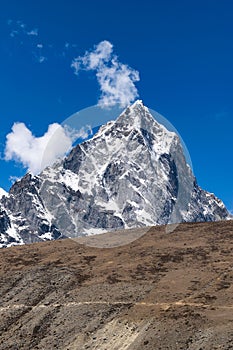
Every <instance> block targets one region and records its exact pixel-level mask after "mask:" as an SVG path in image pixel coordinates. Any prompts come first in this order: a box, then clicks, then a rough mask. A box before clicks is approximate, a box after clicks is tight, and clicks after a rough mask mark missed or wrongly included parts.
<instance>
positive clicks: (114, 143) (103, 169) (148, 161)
mask: <svg viewBox="0 0 233 350" xmlns="http://www.w3.org/2000/svg"><path fill="white" fill-rule="evenodd" d="M1 206H2V218H3V219H2V222H3V223H2V226H1V234H2V236H1V240H0V244H1V245H2V246H7V245H12V244H17V243H22V242H24V243H28V242H34V241H40V240H47V239H49V240H50V239H57V238H61V237H65V236H67V237H76V236H80V235H83V234H93V233H100V232H104V231H107V230H114V229H124V228H131V227H142V226H150V225H158V224H167V223H177V222H183V221H188V222H191V221H217V220H224V219H226V218H228V216H229V214H228V212H227V210H226V208H225V207H224V205H223V203H222V202H221V201H220V200H219V199H217V198H216V197H215V196H214V195H213V194H209V193H208V192H206V191H203V190H202V189H201V188H200V187H199V186H198V185H197V182H196V179H195V177H194V175H193V174H192V171H191V169H190V167H189V165H188V164H187V163H186V160H185V157H184V153H183V149H182V146H181V143H180V140H179V138H178V136H177V135H176V134H175V133H174V132H171V131H168V130H167V129H166V128H165V127H164V126H162V125H161V124H159V123H158V122H157V121H156V120H155V119H154V118H153V116H152V115H151V114H150V112H149V110H148V108H147V107H145V106H144V105H143V103H142V102H141V101H136V102H135V103H134V104H133V105H132V106H130V107H128V108H127V109H126V110H125V111H124V112H123V113H122V114H121V115H120V116H119V117H118V118H117V120H116V121H112V122H109V123H107V124H106V125H103V126H102V127H101V128H100V129H99V131H98V132H97V133H96V134H95V135H94V137H93V138H92V139H90V140H88V141H86V142H83V143H82V144H79V145H77V146H76V147H74V148H73V149H72V151H71V152H70V154H69V155H68V156H67V157H66V158H65V159H64V160H62V161H60V162H58V163H56V164H54V165H53V166H51V167H48V168H46V169H45V170H44V171H43V172H42V173H41V174H39V175H38V176H32V175H30V174H27V175H26V176H25V177H24V178H22V180H21V181H18V182H16V183H15V184H14V185H13V186H12V188H11V190H10V192H9V195H8V196H3V197H2V199H1Z"/></svg>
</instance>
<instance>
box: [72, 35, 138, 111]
mask: <svg viewBox="0 0 233 350" xmlns="http://www.w3.org/2000/svg"><path fill="white" fill-rule="evenodd" d="M71 67H72V68H73V69H74V72H75V74H78V73H79V71H80V70H87V71H91V70H92V71H94V72H95V74H96V78H97V81H98V83H99V86H100V91H101V96H100V98H99V101H98V105H99V106H100V107H102V108H108V107H112V106H114V105H116V104H119V105H120V106H121V107H126V106H127V105H129V104H130V103H131V102H133V101H134V100H135V99H136V98H137V97H138V91H137V88H136V86H135V82H137V81H139V80H140V78H139V72H138V71H136V70H134V69H132V68H131V67H129V66H128V65H126V64H123V63H121V62H119V60H118V57H117V56H116V55H114V54H113V45H112V44H111V43H110V42H109V41H107V40H104V41H101V42H100V43H99V44H98V45H96V46H95V47H94V50H93V51H86V52H85V54H84V55H83V56H78V57H76V58H75V59H74V60H73V62H72V64H71Z"/></svg>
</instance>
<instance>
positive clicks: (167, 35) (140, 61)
mask: <svg viewBox="0 0 233 350" xmlns="http://www.w3.org/2000/svg"><path fill="white" fill-rule="evenodd" d="M232 23H233V3H232V2H231V1H230V0H229V1H226V0H222V1H219V0H217V1H216V0H212V1H207V0H202V1H199V0H196V1H192V0H191V1H187V0H185V1H180V0H177V1H172V0H158V1H156V0H155V1H152V0H150V1H148V0H145V1H143V2H141V1H140V2H139V1H137V0H136V1H129V0H128V1H127V0H125V1H122V0H118V1H109V0H108V1H106V0H99V1H94V0H93V1H85V2H84V1H70V0H66V1H63V0H60V1H23V0H22V1H20V2H19V1H10V0H9V1H4V2H2V3H1V14H0V36H1V44H0V52H1V56H0V57H1V65H0V76H1V81H0V96H1V103H0V121H1V128H0V151H1V154H2V156H3V154H4V147H5V142H6V135H7V134H9V133H10V132H11V128H12V125H13V124H14V123H15V122H23V123H25V125H26V126H27V127H28V128H29V129H30V130H31V131H32V133H33V134H34V135H36V136H41V135H43V134H44V133H45V132H46V131H47V128H48V125H49V124H52V123H55V122H57V123H62V122H63V120H64V119H66V118H68V117H69V116H70V115H72V114H73V113H75V112H77V111H79V110H81V109H83V108H85V107H88V106H92V105H95V104H96V103H97V101H98V99H99V96H100V90H99V86H98V83H97V80H96V76H95V72H93V71H91V70H89V71H80V72H79V75H78V76H77V75H75V74H74V69H72V68H71V63H72V60H73V59H74V58H75V57H78V56H83V55H84V54H85V51H86V50H89V49H93V47H94V45H97V44H98V43H100V42H101V41H103V40H107V41H109V42H111V43H112V44H113V45H114V53H115V54H116V55H117V56H118V59H119V61H120V62H122V63H124V64H127V65H128V66H129V67H131V68H132V69H134V70H136V71H138V72H139V75H140V81H138V82H135V86H136V87H137V90H138V93H139V97H140V99H142V100H143V102H144V104H145V105H147V106H148V107H150V108H152V109H154V110H156V111H158V112H159V113H160V114H162V115H164V116H165V117H166V118H167V119H168V120H169V121H170V122H171V123H172V124H173V125H174V126H175V127H176V129H177V130H178V131H179V133H180V135H181V136H182V138H183V140H184V142H185V144H186V146H187V148H188V150H189V153H190V156H191V159H192V163H193V168H194V173H195V175H196V177H197V180H198V183H199V185H200V186H202V187H203V188H204V189H206V190H208V191H210V192H214V193H215V194H216V195H217V196H218V197H220V198H221V199H222V200H223V201H224V203H225V204H226V205H227V207H228V208H229V209H233V185H232V179H233V162H232V134H233V118H232V116H233V98H232V97H233V68H232V62H233V40H232V38H233V24H232ZM29 33H30V34H29ZM33 33H34V34H33ZM36 34H37V35H36ZM0 166H1V178H0V186H1V187H3V188H5V189H8V188H9V185H10V181H9V177H10V176H20V175H23V173H24V170H23V169H22V168H21V166H20V165H17V164H14V163H13V162H11V161H8V162H6V161H4V160H1V162H0Z"/></svg>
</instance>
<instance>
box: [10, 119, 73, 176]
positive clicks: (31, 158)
mask: <svg viewBox="0 0 233 350" xmlns="http://www.w3.org/2000/svg"><path fill="white" fill-rule="evenodd" d="M71 146H72V139H71V137H69V135H67V133H66V132H65V130H64V128H63V127H62V126H61V125H60V124H57V123H53V124H51V125H49V127H48V130H47V131H46V132H45V134H44V135H43V136H41V137H36V136H34V135H33V134H32V132H31V131H30V130H29V129H28V128H27V127H26V125H25V124H24V123H14V125H13V126H12V131H11V133H9V134H8V135H7V137H6V147H5V159H6V160H14V161H16V162H18V163H21V164H22V165H23V166H24V167H25V168H27V170H28V171H30V172H31V173H32V174H37V173H39V172H40V171H41V170H42V169H43V168H44V167H45V166H47V165H50V164H52V163H53V162H55V160H56V159H57V158H59V157H62V156H64V154H65V153H66V152H67V151H68V150H69V149H70V148H71Z"/></svg>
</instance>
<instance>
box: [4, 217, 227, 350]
mask: <svg viewBox="0 0 233 350" xmlns="http://www.w3.org/2000/svg"><path fill="white" fill-rule="evenodd" d="M125 234H127V231H125ZM130 234H133V233H132V232H131V233H130ZM103 237H104V241H105V242H106V246H107V245H108V244H109V245H110V246H111V240H114V242H115V241H116V240H117V239H116V237H117V236H113V234H110V235H108V234H105V235H104V236H100V238H99V239H100V240H101V239H102V241H103ZM113 237H114V238H113ZM95 239H96V238H95ZM119 239H122V235H119ZM92 240H93V239H92ZM123 243H127V241H125V242H122V244H123ZM95 245H96V244H95ZM112 246H114V244H112ZM232 253H233V222H232V221H225V222H217V223H197V224H181V225H179V226H178V227H177V228H176V229H175V231H174V232H172V233H170V234H168V233H166V231H165V227H163V226H161V227H152V228H151V229H150V230H149V231H148V232H147V233H146V234H145V235H144V236H142V237H140V238H138V239H137V240H134V241H133V242H131V243H127V244H125V245H122V246H118V247H112V248H96V247H87V246H85V245H82V244H81V243H80V241H75V240H71V239H66V240H58V241H53V242H45V243H35V244H31V245H24V246H18V247H12V248H7V249H1V250H0V275H1V279H0V296H1V299H0V302H1V304H0V349H1V350H3V349H4V350H7V349H12V350H13V349H20V350H21V349H22V350H30V349H31V350H32V349H33V350H35V349H40V350H42V349H44V350H48V349H49V350H50V349H61V350H84V349H90V350H92V349H96V350H97V349H98V350H126V349H127V350H141V349H145V350H155V349H156V350H159V349H163V350H164V349H170V350H175V349H183V350H201V349H202V350H213V349H233V254H232Z"/></svg>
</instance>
